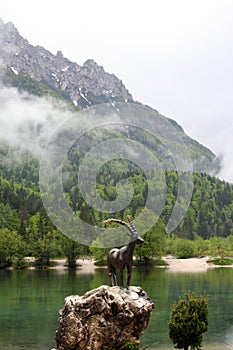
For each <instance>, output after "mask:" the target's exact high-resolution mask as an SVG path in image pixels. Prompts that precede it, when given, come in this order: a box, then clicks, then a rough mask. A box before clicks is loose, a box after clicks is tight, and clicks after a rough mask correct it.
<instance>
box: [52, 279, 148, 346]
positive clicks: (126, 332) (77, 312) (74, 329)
mask: <svg viewBox="0 0 233 350" xmlns="http://www.w3.org/2000/svg"><path fill="white" fill-rule="evenodd" d="M153 308H154V304H153V302H152V301H151V300H150V298H149V297H148V296H147V294H146V293H145V292H144V291H143V289H142V288H140V287H133V286H132V287H130V289H129V290H125V289H121V288H120V287H109V286H101V287H99V288H97V289H94V290H91V291H89V292H87V293H86V294H84V295H83V296H78V295H72V296H68V297H67V298H65V304H64V308H63V309H62V310H61V311H60V317H59V320H58V328H57V332H56V342H57V350H71V349H72V350H84V349H85V350H100V349H101V350H104V349H112V350H113V349H119V350H120V349H124V347H125V344H126V343H127V342H130V343H131V344H134V345H138V344H139V342H140V337H141V336H142V334H143V331H144V329H145V328H146V327H147V325H148V323H149V319H150V315H151V312H152V309H153Z"/></svg>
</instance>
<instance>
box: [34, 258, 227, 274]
mask: <svg viewBox="0 0 233 350" xmlns="http://www.w3.org/2000/svg"><path fill="white" fill-rule="evenodd" d="M162 260H163V261H164V262H165V263H166V265H164V266H158V268H165V269H167V270H168V271H169V272H206V271H207V270H208V269H212V268H219V267H229V268H232V267H233V264H232V265H215V264H214V263H208V260H210V257H209V256H204V257H200V258H188V259H177V258H175V257H173V256H171V255H168V256H164V257H162ZM27 261H28V262H30V263H33V261H34V259H33V258H27ZM76 262H77V267H76V270H77V271H82V272H84V273H94V271H95V269H96V268H101V266H95V259H94V258H91V257H88V258H80V259H77V260H76ZM51 263H52V264H54V266H50V267H47V268H46V269H50V270H66V269H68V267H67V266H65V264H66V259H52V260H51ZM154 267H155V268H156V267H157V266H154ZM102 268H107V266H103V267H102ZM27 269H30V270H34V269H36V268H35V267H34V266H30V267H28V268H27Z"/></svg>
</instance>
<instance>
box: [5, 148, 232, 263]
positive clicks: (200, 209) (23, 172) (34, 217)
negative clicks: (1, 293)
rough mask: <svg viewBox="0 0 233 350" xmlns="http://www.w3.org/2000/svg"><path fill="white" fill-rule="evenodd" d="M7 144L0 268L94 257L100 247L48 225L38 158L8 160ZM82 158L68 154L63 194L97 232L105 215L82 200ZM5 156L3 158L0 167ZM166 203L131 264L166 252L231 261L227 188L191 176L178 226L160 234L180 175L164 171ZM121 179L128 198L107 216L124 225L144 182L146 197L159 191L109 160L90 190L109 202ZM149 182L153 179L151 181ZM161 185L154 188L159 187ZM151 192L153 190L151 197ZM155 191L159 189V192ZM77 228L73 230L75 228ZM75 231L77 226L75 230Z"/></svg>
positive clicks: (137, 172)
mask: <svg viewBox="0 0 233 350" xmlns="http://www.w3.org/2000/svg"><path fill="white" fill-rule="evenodd" d="M11 152H12V150H11V149H9V147H7V146H6V147H2V149H1V152H0V157H1V160H2V162H1V168H0V267H1V268H4V267H7V266H12V265H13V266H14V267H15V268H24V267H26V265H27V262H26V261H25V259H24V258H25V257H28V256H33V257H35V259H36V265H37V266H38V267H44V266H49V265H50V263H51V259H54V258H55V257H56V258H59V257H66V259H67V264H68V266H69V267H74V266H75V261H76V259H77V258H78V257H79V256H82V255H88V254H94V256H95V257H96V258H97V259H99V260H101V259H103V258H104V256H105V254H106V252H107V249H106V248H105V249H102V247H101V243H100V242H99V240H98V237H97V238H94V239H93V242H92V244H91V247H87V246H84V245H81V244H79V243H78V242H75V241H72V240H71V239H69V238H67V237H66V236H65V235H63V234H62V233H61V232H59V230H58V229H57V228H56V227H55V226H54V225H53V223H52V222H51V220H50V218H49V217H48V215H47V213H46V211H45V209H44V207H43V204H42V200H41V195H40V188H39V161H38V160H37V159H35V158H33V157H32V156H31V155H30V154H29V153H28V152H26V151H25V152H22V153H21V155H20V159H17V160H15V159H14V161H12V162H11V161H10V156H9V155H10V153H11ZM81 158H82V155H81V154H80V151H79V150H78V148H75V147H74V149H72V151H71V152H69V154H68V156H67V160H66V162H65V163H64V172H65V173H66V171H67V170H68V169H69V177H67V176H66V179H64V183H63V186H64V192H65V194H66V199H67V202H68V203H69V205H70V206H71V208H72V210H73V211H74V212H75V213H76V215H78V216H79V217H80V218H81V219H82V220H83V221H86V222H87V223H89V224H91V225H93V226H100V227H103V226H102V225H103V223H102V222H103V220H105V219H107V218H108V217H109V214H108V213H106V212H103V211H98V210H95V209H93V208H91V207H89V206H88V205H87V204H86V202H85V201H84V200H83V198H82V195H81V193H80V190H79V188H78V186H77V170H78V169H77V167H78V164H79V161H80V159H81ZM6 159H8V160H9V161H8V162H6ZM163 174H164V176H165V180H166V186H167V190H166V200H165V205H164V207H163V210H162V212H161V214H160V217H159V219H158V221H157V222H156V223H155V225H154V226H153V227H152V228H151V229H150V230H149V231H148V232H147V233H146V234H145V235H144V237H143V238H144V240H145V242H144V244H143V245H142V246H141V247H137V249H136V257H137V259H138V261H140V262H144V263H148V262H149V261H150V260H151V259H156V258H161V257H162V255H163V254H173V255H175V256H177V257H181V258H187V257H191V256H202V255H204V254H210V255H213V256H221V257H223V256H231V255H232V253H233V186H232V185H231V184H229V183H227V182H225V181H221V180H220V179H218V178H216V177H212V176H210V175H207V174H202V173H194V174H193V183H194V188H193V192H192V198H191V201H190V205H189V207H188V210H187V211H186V214H185V216H184V218H183V220H182V221H181V223H180V224H179V226H178V227H177V228H176V229H175V230H174V231H173V232H172V233H169V234H167V233H166V223H167V221H168V219H169V217H170V215H171V212H172V209H173V207H174V204H175V201H176V198H177V191H178V189H177V186H178V185H177V183H178V181H177V180H178V176H179V175H180V174H178V173H177V171H173V170H164V171H163ZM121 178H127V179H128V180H129V181H130V183H131V184H132V185H133V188H134V194H133V197H132V200H131V202H130V203H129V205H128V206H127V207H126V208H125V209H124V210H122V211H120V212H118V213H116V214H115V215H114V217H116V218H120V219H123V220H125V219H126V216H127V215H131V216H132V217H133V218H135V217H137V215H138V214H139V213H140V211H141V210H142V208H143V207H144V205H145V201H146V197H147V192H148V181H151V182H152V183H151V184H150V191H152V198H153V196H154V197H156V196H158V193H160V188H159V187H160V182H159V181H155V180H154V179H157V180H158V176H155V174H151V176H149V177H147V178H146V177H145V175H144V174H143V172H142V170H141V169H139V168H138V167H137V166H135V164H132V162H130V161H126V160H122V159H117V160H115V159H114V160H111V161H109V162H107V163H106V164H104V166H102V167H101V168H100V171H99V174H98V178H97V191H98V193H99V194H100V196H101V197H102V198H103V199H105V200H106V201H111V200H113V199H114V198H115V197H116V186H115V185H116V183H117V182H118V181H119V179H121ZM153 181H154V182H153ZM161 186H162V185H161ZM153 191H154V192H153ZM162 191H163V188H161V192H162ZM77 229H79V228H77ZM80 230H81V228H80Z"/></svg>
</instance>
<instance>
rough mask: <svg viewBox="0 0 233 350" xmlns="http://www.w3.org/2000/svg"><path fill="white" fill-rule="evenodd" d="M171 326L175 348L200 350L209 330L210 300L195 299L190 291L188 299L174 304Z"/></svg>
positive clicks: (170, 331)
mask: <svg viewBox="0 0 233 350" xmlns="http://www.w3.org/2000/svg"><path fill="white" fill-rule="evenodd" d="M168 325H169V336H170V338H171V339H172V341H173V343H174V346H175V348H178V349H184V350H188V348H189V346H191V349H193V350H195V349H197V350H200V348H201V344H202V337H203V333H204V332H206V331H207V328H208V298H207V296H206V295H203V296H200V297H195V296H194V293H191V292H190V291H188V292H187V293H186V299H181V298H180V299H179V301H178V302H177V303H176V302H175V303H174V305H173V310H172V313H171V317H170V320H169V322H168Z"/></svg>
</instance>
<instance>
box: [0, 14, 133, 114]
mask: <svg viewBox="0 0 233 350" xmlns="http://www.w3.org/2000/svg"><path fill="white" fill-rule="evenodd" d="M0 32H1V35H0V51H1V60H2V63H3V65H4V66H5V67H6V68H8V69H11V70H12V72H13V73H14V74H16V75H18V74H19V73H21V74H22V73H23V74H27V75H29V76H30V77H31V78H34V79H35V80H37V81H39V82H42V83H44V84H45V85H48V86H49V87H51V88H52V89H53V90H56V91H58V92H59V93H60V94H61V95H62V96H63V97H65V98H66V99H68V100H70V101H72V102H73V103H74V104H75V105H79V106H81V107H86V106H90V105H93V104H96V103H101V102H108V101H109V100H111V101H125V102H126V101H132V96H131V95H130V93H129V92H128V91H127V90H126V88H125V86H124V85H123V83H122V82H121V81H120V80H119V79H118V78H117V77H116V76H115V75H113V74H108V73H106V72H105V71H104V69H103V67H101V66H98V65H97V63H95V62H94V61H93V60H90V59H89V60H87V61H86V62H85V63H84V64H83V66H80V65H78V64H77V63H74V62H71V61H70V60H68V59H67V58H65V57H63V54H62V52H61V51H58V52H57V55H53V54H52V53H51V52H49V51H47V50H45V49H44V48H43V47H41V46H32V45H30V44H29V43H28V41H27V40H26V39H24V38H23V37H22V36H20V34H19V32H18V30H17V29H16V28H15V26H14V24H12V23H11V22H9V23H7V24H4V23H3V21H2V20H0Z"/></svg>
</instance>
